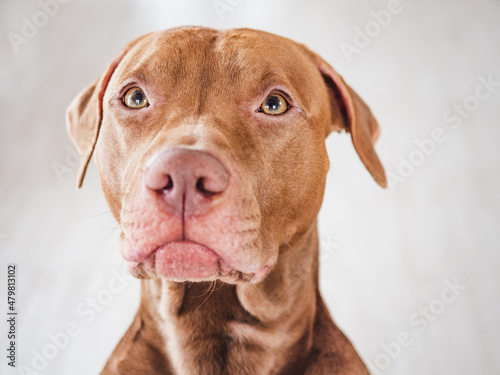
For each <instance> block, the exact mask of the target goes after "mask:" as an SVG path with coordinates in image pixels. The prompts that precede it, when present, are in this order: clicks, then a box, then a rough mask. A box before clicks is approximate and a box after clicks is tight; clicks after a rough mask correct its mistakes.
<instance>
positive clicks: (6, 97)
mask: <svg viewBox="0 0 500 375" xmlns="http://www.w3.org/2000/svg"><path fill="white" fill-rule="evenodd" d="M226 1H227V0H223V2H226ZM233 2H237V1H236V0H233ZM41 9H42V8H41V6H40V5H39V4H38V3H37V2H36V1H33V0H29V1H23V4H19V2H18V1H13V0H3V1H2V2H1V5H0V21H1V34H2V38H0V78H1V80H0V82H1V85H0V109H1V112H0V113H1V116H0V241H1V242H0V353H2V354H1V355H0V373H2V374H5V375H8V374H15V373H17V372H16V371H12V370H11V369H10V368H9V367H7V365H6V362H7V360H6V358H5V355H4V354H5V353H6V347H7V341H6V327H7V326H6V322H5V320H6V315H5V312H4V311H6V308H7V304H6V269H7V264H8V263H17V265H18V269H19V270H18V301H17V306H18V310H19V311H20V315H19V316H18V327H17V328H18V334H19V340H18V348H17V349H18V353H17V363H18V365H23V366H26V367H32V365H31V361H32V358H33V355H34V351H37V352H40V353H41V352H42V351H43V350H44V348H46V347H47V345H49V344H50V343H51V340H50V334H51V333H56V332H61V331H63V330H64V328H65V326H66V325H67V323H69V322H74V323H75V324H77V325H78V332H79V334H78V335H77V336H76V337H73V338H71V340H70V342H69V343H67V345H66V347H65V348H64V349H62V350H59V352H58V353H57V354H56V355H55V357H54V358H53V359H50V360H48V361H47V364H46V365H45V368H44V369H43V370H42V371H39V372H37V373H40V374H71V375H80V374H82V375H83V374H85V375H88V374H97V373H98V372H99V370H100V369H101V368H102V366H103V364H104V363H105V360H106V359H107V357H108V356H109V354H110V353H111V351H112V349H113V348H114V346H115V345H116V343H117V341H118V340H119V338H120V337H121V336H122V334H123V333H124V331H125V330H126V328H127V327H128V325H129V323H130V322H131V319H132V317H133V315H134V313H135V311H136V309H137V306H138V299H139V282H138V281H137V280H130V281H126V282H125V283H126V284H127V286H126V287H125V288H124V289H123V290H122V291H121V292H120V293H117V294H115V295H113V299H112V301H110V303H109V304H108V305H106V306H105V307H104V308H103V309H102V311H98V312H96V314H95V317H94V319H93V320H92V321H90V322H88V323H87V322H86V321H85V318H84V317H82V316H81V315H79V314H78V312H77V308H78V306H79V305H81V304H82V303H86V301H87V298H89V297H95V296H96V295H98V294H99V293H105V292H102V291H103V290H106V289H107V288H108V283H109V282H110V281H112V280H113V279H114V278H115V276H114V274H113V273H112V271H113V270H115V271H118V272H119V273H121V270H122V267H123V262H122V260H121V258H120V256H119V255H118V252H117V250H116V246H115V245H116V237H117V236H116V235H117V231H116V230H114V228H115V226H116V223H115V222H114V220H113V218H112V216H111V215H110V213H109V209H108V208H107V206H106V202H105V201H104V198H103V195H102V193H101V191H100V186H99V181H98V176H97V172H96V169H95V166H94V165H93V164H92V165H91V167H90V169H89V172H88V174H87V178H86V180H85V183H84V187H83V189H82V190H80V191H77V190H76V189H75V179H76V169H75V168H74V167H71V166H70V167H69V168H70V172H68V173H65V174H64V175H63V176H62V177H61V181H60V180H59V179H58V176H57V174H56V173H55V172H54V170H53V166H54V164H55V163H61V164H67V162H66V156H67V154H68V152H67V150H66V147H67V146H71V142H70V140H69V138H68V136H67V135H66V131H65V124H64V112H65V108H66V107H67V105H68V104H69V102H70V101H71V99H72V98H73V97H74V96H75V95H76V94H77V93H78V92H79V91H80V90H81V89H82V88H83V87H84V86H86V85H87V84H89V83H90V82H92V81H93V80H94V79H96V78H97V77H98V76H99V75H100V74H101V73H102V72H103V71H104V69H105V67H106V66H107V64H108V62H109V61H110V60H111V59H112V58H113V57H114V56H115V54H116V53H118V52H119V51H120V49H121V48H122V47H123V46H124V45H125V44H126V43H127V42H128V41H129V40H131V39H133V38H135V37H136V36H138V35H141V34H144V33H146V32H149V31H152V30H158V29H164V28H169V27H172V26H179V25H204V26H210V27H214V28H222V29H225V28H232V27H252V28H257V29H263V30H267V31H271V32H275V33H278V34H281V35H284V36H287V37H290V38H292V39H295V40H297V41H300V42H303V43H305V44H307V45H308V46H309V47H311V48H312V49H313V50H315V51H317V52H318V53H319V54H321V55H322V56H323V57H324V58H325V59H326V60H328V61H329V62H330V63H331V64H332V65H333V66H334V67H335V68H336V69H337V70H338V71H339V72H340V74H342V75H343V76H344V78H345V79H346V81H347V82H348V83H349V84H350V85H351V86H352V87H353V88H355V90H356V91H357V92H358V93H359V94H360V95H361V96H362V97H363V98H364V99H365V100H366V102H367V103H368V104H369V105H370V107H371V108H372V110H373V112H374V113H375V115H376V117H377V118H378V120H379V123H380V125H381V128H382V135H381V138H380V140H379V142H378V143H377V152H378V154H379V155H380V157H381V160H382V161H383V163H384V165H385V167H386V171H387V172H388V173H392V174H393V175H397V174H398V168H400V167H401V163H403V162H402V160H403V159H404V160H408V159H409V158H410V157H413V159H412V160H414V161H415V160H416V161H418V162H420V165H418V166H416V167H415V168H414V170H413V171H411V172H410V173H408V174H407V177H405V178H404V181H403V182H396V183H395V182H394V180H393V181H392V189H388V190H383V189H380V188H379V187H378V186H377V185H376V184H375V183H374V181H373V180H372V179H371V178H370V176H369V174H368V173H367V172H366V170H365V169H364V167H363V166H362V164H361V162H360V161H359V159H358V157H357V155H356V153H355V152H354V149H353V147H352V144H351V141H350V137H349V136H348V135H346V134H341V135H339V134H333V135H332V136H330V138H329V139H328V140H327V144H328V149H329V154H330V158H331V162H332V167H331V170H330V173H329V176H328V185H327V189H326V193H325V201H324V204H323V207H322V210H321V213H320V219H319V220H320V237H321V239H322V250H323V255H324V260H323V261H322V263H321V288H322V292H323V296H324V298H325V300H326V303H327V304H328V306H329V308H330V311H331V313H332V315H333V317H334V319H335V320H336V322H337V323H338V325H339V326H340V327H341V328H342V329H343V330H344V332H345V333H346V334H347V335H348V336H349V338H350V339H351V340H352V341H353V343H354V344H355V346H356V348H357V349H358V350H359V353H360V355H361V356H362V357H363V359H364V360H365V361H366V362H367V363H368V362H369V363H371V366H372V370H373V373H375V374H376V373H379V371H380V373H383V374H419V375H422V374H453V375H459V374H495V373H499V372H500V357H499V356H498V353H499V352H500V339H499V337H500V323H499V316H500V303H499V296H500V285H499V276H498V273H499V268H500V267H499V266H500V254H499V252H498V251H499V240H500V234H499V232H500V230H499V226H500V225H499V224H500V194H499V187H500V173H499V172H500V158H499V156H500V153H499V150H498V149H499V146H498V145H499V139H500V126H499V125H500V124H499V117H500V105H499V104H500V92H499V91H500V88H499V87H497V88H496V89H494V90H495V91H494V92H493V93H491V95H490V97H489V98H488V99H484V100H480V101H479V100H478V101H476V102H474V99H471V98H470V96H471V95H474V93H475V90H476V87H478V85H479V84H480V82H479V79H480V77H484V78H488V76H491V78H492V79H493V80H494V81H496V82H500V43H499V42H500V22H499V20H500V3H499V2H498V1H493V0H475V1H463V0H462V1H460V0H433V1H431V0H425V1H416V0H415V1H413V2H411V1H409V0H401V6H400V9H401V11H400V12H399V13H398V14H394V15H393V16H392V19H391V20H390V22H389V23H388V25H387V26H386V27H383V28H381V30H380V32H379V33H378V35H374V37H372V38H370V42H369V44H368V46H366V47H365V48H361V49H360V51H359V52H360V53H358V54H353V55H352V56H350V57H351V61H350V62H349V61H348V59H346V57H345V55H344V54H343V53H342V50H341V48H340V46H341V44H342V43H349V44H351V45H353V44H354V37H355V35H356V28H360V29H364V28H365V27H366V26H367V25H369V24H368V22H370V21H373V19H374V16H373V15H372V14H371V12H372V11H377V12H378V11H381V10H383V9H387V1H379V0H377V1H370V2H361V1H358V2H353V1H349V2H348V1H340V0H336V1H326V0H324V1H321V0H316V1H307V2H306V1H302V2H299V1H290V0H287V1H285V0H281V1H272V2H271V1H258V0H243V1H241V2H240V4H239V5H237V6H234V7H232V10H230V11H229V10H228V11H226V12H225V13H224V14H223V16H222V18H221V17H219V15H218V14H217V12H216V11H215V9H214V6H213V3H212V0H207V1H202V0H197V1H186V0H183V1H144V0H142V1H130V0H114V1H95V0H85V1H83V0H73V1H70V2H69V3H67V4H65V5H61V6H60V8H59V10H58V11H57V14H54V15H53V16H51V17H49V19H48V22H47V23H46V25H44V26H43V27H40V28H39V30H38V31H37V32H36V34H35V35H33V36H32V37H31V38H29V39H28V40H27V43H26V44H22V45H20V46H19V51H17V52H15V51H14V48H13V47H12V45H11V43H10V42H9V39H8V33H16V34H18V35H22V26H23V22H24V21H23V18H24V17H26V18H28V19H29V20H32V19H33V16H35V15H36V12H38V11H40V10H41ZM42 17H43V16H42ZM40 21H43V18H40ZM370 25H372V27H373V24H370ZM373 30H375V29H373ZM373 30H372V33H373ZM375 31H376V30H375ZM481 92H486V91H481ZM468 97H469V98H468ZM464 100H466V101H467V102H468V103H469V108H471V107H470V105H471V104H477V108H474V110H473V111H470V112H469V113H466V114H465V115H466V116H465V117H464V118H463V119H462V120H461V121H463V122H462V124H461V126H460V127H459V128H458V129H453V127H452V126H451V125H452V123H447V122H445V121H444V119H443V115H444V114H445V112H446V111H447V110H449V109H450V108H453V105H454V104H455V103H462V102H463V101H464ZM436 128H442V129H443V131H444V132H445V135H446V141H445V142H443V143H441V144H436V145H435V146H436V147H435V150H433V152H432V153H430V154H429V155H425V157H424V158H423V159H422V158H421V159H420V160H419V159H418V155H419V154H418V151H417V152H416V150H418V147H417V145H416V143H415V141H418V140H420V141H422V140H424V139H429V138H430V136H431V134H432V132H433V131H434V129H436ZM412 155H413V156H412ZM420 156H421V154H420ZM70 162H71V161H70ZM446 280H448V281H449V282H454V281H456V282H458V283H459V284H460V285H464V286H466V289H465V290H463V291H461V292H460V294H459V295H458V296H457V297H456V299H455V300H454V301H453V302H451V303H444V302H439V299H440V297H441V292H442V291H443V289H445V288H446ZM101 296H102V295H101ZM436 299H437V300H436ZM429 305H432V306H431V307H433V309H434V312H436V311H437V313H436V314H434V315H432V316H430V318H429V320H427V323H426V326H425V329H422V326H419V325H415V324H414V323H411V321H410V320H409V317H410V316H412V314H419V312H421V311H422V310H420V309H421V308H429ZM436 309H437V310H436ZM431 310H432V309H431ZM413 316H414V315H413ZM402 332H407V333H408V335H409V336H410V337H411V338H410V340H411V344H410V345H409V346H406V347H403V348H402V349H401V350H400V351H399V350H396V349H395V345H393V344H390V343H391V342H394V341H395V340H397V338H398V336H399V335H400V334H401V333H402ZM384 345H386V346H390V347H391V348H392V350H394V353H393V356H394V357H395V358H394V359H392V358H390V357H389V356H388V355H387V354H382V355H381V353H384V349H383V346H384ZM49 353H50V354H53V353H52V352H50V351H49ZM384 358H385V361H384ZM388 358H390V360H389V361H387V359H388ZM375 366H378V368H375ZM382 367H387V368H386V369H383V370H382ZM20 373H25V372H20Z"/></svg>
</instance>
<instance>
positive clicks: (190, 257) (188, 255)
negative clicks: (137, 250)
mask: <svg viewBox="0 0 500 375" xmlns="http://www.w3.org/2000/svg"><path fill="white" fill-rule="evenodd" d="M128 263H129V271H130V273H131V274H132V275H133V276H134V277H137V278H140V279H147V278H153V277H161V278H166V279H168V280H171V281H177V282H185V281H193V282H196V281H210V280H217V279H218V280H222V281H226V282H231V283H236V282H245V281H246V282H252V283H257V282H259V281H260V280H262V279H263V278H264V276H265V275H266V274H267V271H268V269H269V265H264V266H262V267H260V268H259V269H257V270H256V271H255V272H243V271H241V270H238V269H236V268H235V267H233V266H231V265H230V264H229V263H228V262H226V261H225V260H224V259H223V258H222V257H221V256H219V255H218V254H217V253H216V252H215V251H214V250H212V249H210V248H209V247H207V246H205V245H203V244H200V243H197V242H194V241H190V240H175V241H170V242H167V243H165V244H163V245H161V246H158V247H157V248H155V249H154V250H152V251H151V252H150V253H149V254H148V255H146V256H145V257H143V259H133V260H132V259H131V260H128Z"/></svg>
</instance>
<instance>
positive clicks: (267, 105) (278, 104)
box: [259, 94, 288, 115]
mask: <svg viewBox="0 0 500 375" xmlns="http://www.w3.org/2000/svg"><path fill="white" fill-rule="evenodd" d="M287 110H288V102H287V101H286V100H285V98H284V97H283V96H281V95H279V94H270V95H268V96H267V97H266V98H265V99H264V102H262V105H261V106H260V108H259V111H260V112H264V113H265V114H266V115H282V114H283V113H285V112H286V111H287Z"/></svg>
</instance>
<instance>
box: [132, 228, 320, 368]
mask: <svg viewBox="0 0 500 375" xmlns="http://www.w3.org/2000/svg"><path fill="white" fill-rule="evenodd" d="M317 238H318V237H317V228H316V224H313V226H312V227H311V229H310V230H308V231H307V232H306V233H304V234H302V235H301V236H298V237H296V240H294V241H293V242H291V243H290V244H289V245H286V246H284V247H283V248H281V249H280V256H279V257H278V259H279V261H278V263H277V264H276V266H275V268H274V269H273V270H272V271H271V273H270V274H269V275H268V276H267V277H266V278H265V279H264V280H263V281H262V282H261V283H259V284H249V283H245V284H237V285H230V284H225V283H222V282H213V283H209V282H206V283H191V284H189V283H175V282H169V281H165V280H159V279H151V280H143V281H142V296H141V307H140V310H139V314H140V315H142V325H143V326H146V327H145V328H146V329H153V330H157V331H159V332H160V337H161V338H162V341H161V342H162V343H163V350H162V352H163V353H165V354H166V356H167V357H168V362H169V363H170V366H171V367H172V369H173V370H174V371H175V373H179V374H181V373H182V374H237V373H239V374H241V373H245V374H265V373H280V372H281V371H285V372H286V371H287V370H286V368H285V366H297V363H300V361H301V359H302V358H301V356H302V355H304V353H308V351H309V349H310V347H311V345H312V336H313V335H312V333H313V323H314V317H315V312H316V298H317V292H316V291H317V288H318V267H317V266H318V264H317V260H318V240H317ZM148 325H149V326H150V327H147V326H148ZM295 370H296V368H295Z"/></svg>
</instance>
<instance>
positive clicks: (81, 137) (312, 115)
mask: <svg viewBox="0 0 500 375" xmlns="http://www.w3.org/2000/svg"><path fill="white" fill-rule="evenodd" d="M67 115H68V116H67V124H68V128H69V132H70V134H71V137H72V138H73V140H74V142H75V143H76V145H77V147H78V150H79V152H80V154H81V166H80V170H79V174H78V186H81V184H82V180H83V177H84V174H85V170H86V168H87V164H88V162H89V160H90V158H91V156H92V154H93V153H94V154H95V160H96V162H97V165H98V169H99V172H100V176H101V181H102V187H103V190H104V193H105V195H106V199H107V201H108V203H109V206H110V207H111V210H112V212H113V215H114V217H115V218H116V220H117V221H118V223H119V224H120V227H121V237H120V251H121V253H122V255H123V257H124V258H125V259H126V260H127V261H128V263H129V268H130V271H131V272H132V274H133V275H134V276H136V277H138V278H141V279H143V281H142V297H141V305H140V308H139V311H138V313H137V316H136V318H135V320H134V322H133V323H132V325H131V327H130V328H129V330H128V332H127V333H126V335H125V336H124V337H123V339H122V340H121V341H120V343H119V344H118V346H117V348H116V349H115V351H114V353H113V354H112V356H111V358H110V359H109V361H108V363H107V365H106V367H105V368H104V370H103V372H102V374H129V375H136V374H137V375H139V374H140V375H143V374H148V375H152V374H209V375H214V374H259V375H260V374H315V375H317V374H366V373H367V370H366V367H365V366H364V364H363V362H362V361H361V359H360V358H359V356H358V355H357V353H356V351H355V350H354V348H353V346H352V345H351V343H350V342H349V341H348V339H347V338H346V337H345V336H344V335H343V334H342V332H341V331H340V330H339V329H338V328H337V327H336V326H335V324H334V323H333V321H332V319H331V318H330V315H329V313H328V311H327V309H326V307H325V304H324V303H323V300H322V298H321V296H320V293H319V290H318V237H317V228H316V216H317V214H318V211H319V209H320V206H321V201H322V198H323V191H324V186H325V178H326V173H327V170H328V166H329V162H328V157H327V153H326V148H325V143H324V141H325V138H326V136H327V135H328V134H329V133H330V132H332V131H333V130H336V131H341V130H343V129H344V130H347V131H349V132H350V133H351V136H352V140H353V142H354V146H355V148H356V150H357V152H358V154H359V156H360V158H361V160H362V161H363V163H364V165H365V166H366V167H367V168H368V170H369V171H370V173H371V175H372V176H373V177H374V179H375V180H376V181H377V182H378V183H379V184H380V185H381V186H383V187H385V186H386V178H385V173H384V170H383V167H382V165H381V163H380V161H379V159H378V157H377V155H376V154H375V151H374V148H373V144H374V142H375V140H376V139H377V136H378V133H379V128H378V125H377V122H376V120H375V119H374V117H373V116H372V114H371V112H370V110H369V109H368V107H367V106H366V105H365V103H364V102H363V101H362V100H361V99H360V98H359V97H358V96H357V95H356V93H354V91H352V90H351V89H350V88H349V86H347V85H346V84H345V83H344V81H343V80H342V78H341V77H340V76H339V75H338V74H337V73H336V72H335V71H334V70H333V69H332V68H331V67H330V66H329V65H328V64H327V63H326V62H325V61H323V60H322V59H321V58H320V57H319V56H318V55H316V54H315V53H313V52H311V51H310V50H308V49H307V48H306V47H304V46H303V45H300V44H298V43H295V42H293V41H291V40H288V39H286V38H283V37H279V36H276V35H272V34H269V33H265V32H262V31H255V30H250V29H238V30H228V31H217V30H212V29H207V28H199V27H186V28H177V29H172V30H167V31H164V32H155V33H151V34H148V35H146V36H143V37H140V38H138V39H136V40H134V41H133V42H132V43H130V44H129V45H128V46H127V47H126V48H125V49H124V50H123V51H122V52H121V53H120V55H119V56H118V57H117V58H116V59H115V60H114V61H113V62H112V63H111V64H110V66H109V67H108V69H107V70H106V72H105V73H104V74H103V75H102V77H101V78H99V79H98V80H97V81H96V82H95V83H94V84H93V85H91V86H90V87H88V88H87V89H85V90H84V91H83V92H82V93H81V94H80V95H78V96H77V97H76V98H75V100H74V101H73V102H72V104H71V105H70V107H69V110H68V114H67Z"/></svg>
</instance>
